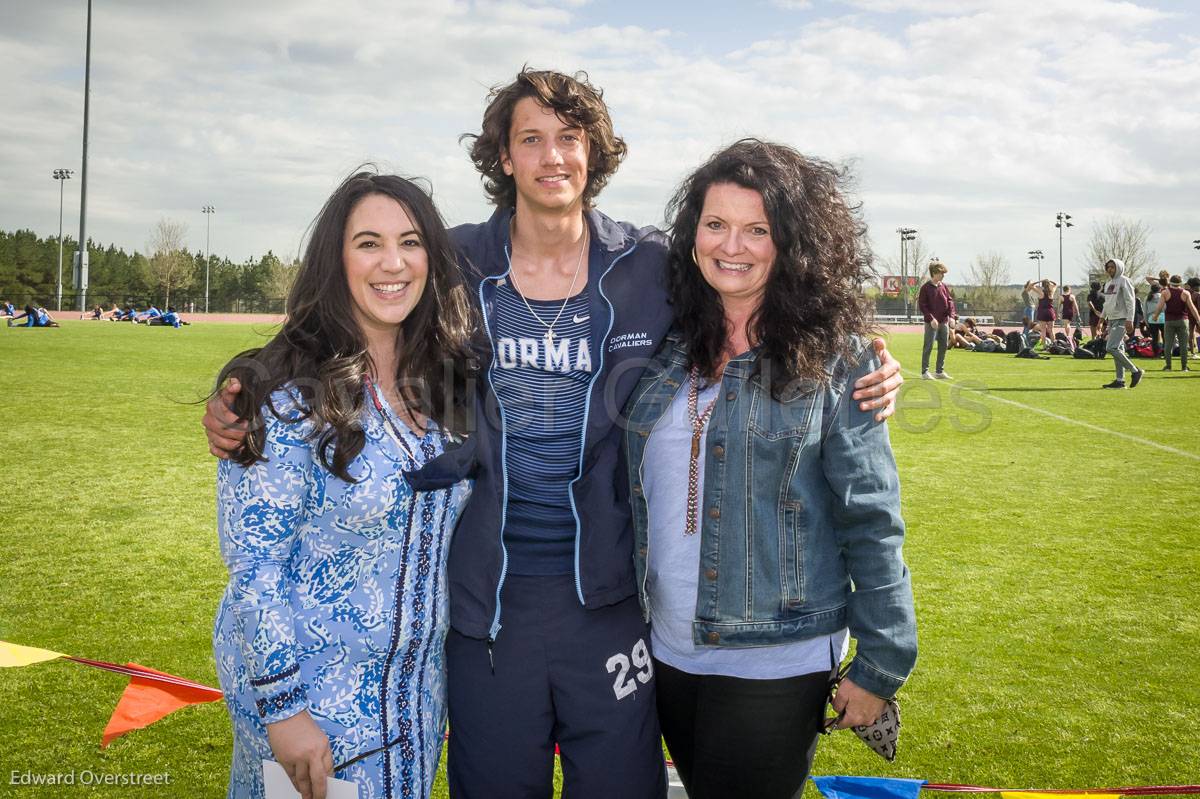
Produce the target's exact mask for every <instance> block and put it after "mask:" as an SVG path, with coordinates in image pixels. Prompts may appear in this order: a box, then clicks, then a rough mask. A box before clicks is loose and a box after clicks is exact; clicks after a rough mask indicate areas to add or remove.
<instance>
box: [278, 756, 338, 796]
mask: <svg viewBox="0 0 1200 799" xmlns="http://www.w3.org/2000/svg"><path fill="white" fill-rule="evenodd" d="M262 768H263V788H265V789H266V794H267V799H300V792H299V791H297V790H296V789H295V788H294V787H292V781H291V779H290V778H289V777H288V775H287V772H286V771H284V770H283V766H281V765H279V764H278V763H276V762H275V761H274V760H264V761H263V766H262ZM325 784H326V786H328V787H327V790H328V793H327V794H325V795H326V796H327V797H328V798H329V799H358V785H356V784H355V783H353V782H350V781H349V780H335V779H334V778H333V777H330V778H329V779H328V780H327V781H326V783H325Z"/></svg>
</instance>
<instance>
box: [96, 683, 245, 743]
mask: <svg viewBox="0 0 1200 799" xmlns="http://www.w3.org/2000/svg"><path fill="white" fill-rule="evenodd" d="M126 667H127V668H128V669H129V670H130V671H131V672H141V674H137V673H134V674H132V675H131V676H130V678H129V685H127V686H125V692H124V693H123V694H121V701H119V702H117V707H116V708H115V709H114V710H113V714H112V718H110V719H109V720H108V726H107V727H105V728H104V737H103V738H102V739H101V741H100V746H101V748H104V747H106V746H108V745H109V744H110V743H112V741H113V740H114V739H115V738H119V737H120V736H122V735H124V734H125V733H127V732H130V731H132V730H140V729H141V728H142V727H148V726H149V725H151V724H153V723H154V722H156V721H158V720H159V719H161V718H163V717H164V716H166V715H168V714H170V713H174V712H175V711H176V710H179V709H180V708H181V707H187V706H188V705H198V704H202V703H204V702H216V701H217V700H218V699H222V698H224V697H223V694H222V693H221V692H220V691H218V690H217V689H216V688H209V687H208V686H206V685H200V684H199V683H193V682H191V681H190V680H184V679H182V678H180V677H176V676H174V675H172V674H167V673H166V672H162V671H155V670H154V669H150V668H147V667H145V666H139V665H138V664H136V663H127V664H126ZM143 675H144V676H143ZM154 675H158V676H157V677H156V676H154ZM162 678H166V679H162Z"/></svg>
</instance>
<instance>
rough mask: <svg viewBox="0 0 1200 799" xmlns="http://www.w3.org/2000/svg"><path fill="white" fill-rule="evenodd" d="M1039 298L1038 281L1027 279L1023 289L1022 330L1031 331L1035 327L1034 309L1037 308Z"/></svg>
mask: <svg viewBox="0 0 1200 799" xmlns="http://www.w3.org/2000/svg"><path fill="white" fill-rule="evenodd" d="M1037 298H1038V291H1037V282H1036V281H1034V280H1026V281H1025V288H1023V289H1021V302H1023V303H1024V306H1023V308H1022V310H1021V325H1022V332H1029V330H1030V329H1032V328H1033V319H1034V313H1035V310H1034V309H1036V308H1037Z"/></svg>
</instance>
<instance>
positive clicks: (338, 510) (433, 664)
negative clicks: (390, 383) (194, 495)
mask: <svg viewBox="0 0 1200 799" xmlns="http://www.w3.org/2000/svg"><path fill="white" fill-rule="evenodd" d="M272 402H273V403H274V405H275V408H276V410H277V411H278V412H279V413H280V416H282V419H280V418H277V417H276V416H275V415H274V414H273V413H272V412H271V410H270V409H269V408H266V407H264V410H263V416H264V419H265V421H266V429H265V438H264V447H263V454H264V455H265V456H266V458H267V461H266V462H258V463H256V464H254V465H253V466H250V467H249V468H243V467H241V466H238V465H237V464H234V463H230V462H229V461H222V462H221V464H220V466H219V467H218V472H217V524H218V533H219V536H220V543H221V555H222V557H223V558H224V560H225V563H226V565H227V566H228V568H229V575H230V579H229V587H228V588H227V589H226V591H225V595H224V597H223V598H222V600H221V604H220V608H219V609H218V611H217V619H216V625H215V630H214V632H213V652H214V655H215V657H216V663H217V673H218V675H219V677H220V681H221V688H222V690H223V691H224V692H225V699H226V704H227V705H228V708H229V714H230V717H231V719H232V721H233V732H234V750H233V766H232V770H231V774H230V780H229V797H231V799H232V798H233V797H237V799H242V798H243V797H254V799H259V798H260V797H262V796H263V786H262V760H263V759H264V758H265V759H274V758H273V756H272V754H271V749H270V746H269V745H268V744H267V735H266V727H265V726H264V725H265V724H268V723H271V722H275V721H281V720H283V719H285V718H288V717H290V716H292V715H295V714H296V713H298V712H300V711H301V710H307V711H308V712H309V714H310V715H311V716H312V718H313V720H314V721H315V722H316V723H317V724H318V726H320V727H321V729H322V730H324V732H325V733H326V734H327V735H328V736H329V741H330V747H331V749H332V753H333V762H334V767H335V769H336V768H338V767H339V766H340V765H341V764H343V763H345V762H346V761H349V760H352V759H354V758H357V757H359V756H361V755H363V754H366V753H368V752H371V751H372V750H376V749H379V750H380V751H378V752H376V753H375V754H372V755H369V756H367V757H365V758H363V759H361V760H358V761H357V762H355V763H354V764H352V765H350V766H348V767H347V768H345V769H341V770H338V771H336V772H335V774H334V776H336V777H339V778H342V779H347V780H352V781H354V782H356V783H357V784H358V786H359V796H360V797H361V799H375V798H376V797H387V798H389V799H390V797H417V798H418V799H424V797H427V796H428V795H429V792H430V789H431V786H432V785H433V779H434V774H435V772H436V771H437V764H438V758H439V757H440V755H441V751H442V740H443V737H444V729H445V718H446V714H445V684H444V663H443V649H442V647H443V641H444V639H445V636H446V630H447V628H448V626H449V622H448V603H447V600H446V554H447V550H448V549H449V544H450V535H451V531H452V530H453V529H454V524H455V522H456V521H457V519H458V513H459V510H460V508H461V507H462V505H463V502H464V501H465V499H466V496H467V493H468V488H467V484H466V483H460V484H459V485H457V486H455V487H453V488H450V489H445V490H441V491H432V492H419V493H417V492H413V490H412V489H411V488H410V487H409V485H408V483H407V482H406V481H405V479H404V476H403V474H402V473H403V472H404V471H407V470H410V469H414V468H417V467H419V466H421V465H422V464H423V463H425V462H426V461H428V460H430V459H432V458H434V457H436V456H437V455H439V454H440V453H441V452H442V448H443V444H444V442H445V439H446V436H445V434H444V433H442V432H441V431H439V430H438V429H436V427H435V426H434V425H433V424H430V429H429V431H428V432H427V433H426V434H425V436H424V437H423V438H420V437H417V436H416V435H415V434H414V433H412V432H411V431H410V430H409V429H408V428H407V427H406V426H405V425H404V424H403V423H402V422H401V421H400V420H399V418H397V417H396V415H395V414H394V413H393V412H392V410H391V408H389V407H387V405H386V403H385V404H384V406H383V408H377V407H376V406H375V405H373V404H372V402H371V397H370V394H369V392H368V394H367V402H366V410H365V411H364V416H363V419H362V424H363V429H364V432H365V437H366V441H365V446H364V447H363V450H362V452H361V453H360V454H359V455H358V457H356V458H355V459H354V460H353V461H352V462H351V464H350V466H349V472H350V474H351V476H353V477H354V478H356V479H357V482H354V483H347V482H345V481H343V480H341V479H339V478H337V477H335V476H334V475H333V474H331V473H330V472H329V471H328V470H326V469H325V468H324V467H323V466H321V463H320V461H319V460H318V459H317V457H316V452H315V450H316V441H315V439H314V433H316V432H317V431H316V429H315V427H316V425H315V423H314V422H313V421H312V420H305V419H302V418H301V417H302V414H301V412H300V410H299V405H298V403H297V402H296V401H295V399H294V398H293V397H292V396H291V395H289V394H288V393H286V392H283V391H280V392H276V394H275V395H274V397H273V398H272ZM385 418H386V419H387V420H389V421H390V424H388V423H386V422H385Z"/></svg>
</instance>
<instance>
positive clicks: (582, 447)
mask: <svg viewBox="0 0 1200 799" xmlns="http://www.w3.org/2000/svg"><path fill="white" fill-rule="evenodd" d="M636 249H637V244H636V243H635V244H634V245H633V246H632V247H630V248H629V249H628V250H626V251H625V252H623V253H621V254H620V255H618V256H617V257H616V258H614V259H613V262H612V263H611V264H609V265H608V268H607V269H605V270H604V273H603V274H602V275H600V277H599V278H598V279H597V280H596V290H597V291H599V292H600V297H601V298H602V299H603V300H604V304H605V305H607V306H608V329H607V330H605V331H604V336H603V337H602V338H601V339H600V346H599V348H598V352H599V354H600V358H599V361H598V362H597V366H596V370H595V371H594V372H593V373H592V379H591V380H589V381H588V390H587V399H586V400H585V401H584V404H583V425H582V427H581V428H580V430H579V469H578V471H577V472H576V474H575V479H573V480H572V481H571V482H570V483H569V484H568V485H567V497H568V498H569V499H570V500H571V515H573V516H574V517H575V594H576V596H578V597H579V604H580V605H584V606H586V605H587V602H586V601H584V598H583V578H582V577H581V576H580V573H579V542H580V538H581V535H582V531H583V524H582V522H581V521H580V519H579V509H578V508H577V507H576V506H575V484H576V483H578V482H579V479H580V478H581V477H583V457H584V455H585V454H586V452H587V429H588V417H589V416H590V415H591V409H592V389H593V388H594V387H595V385H596V380H597V379H599V377H600V375H601V373H603V372H604V346H605V344H606V343H607V342H608V337H609V334H611V333H612V329H613V317H614V316H616V312H615V311H614V310H613V306H612V302H611V301H610V300H609V299H608V295H607V294H605V293H604V278H606V277H608V273H609V272H611V271H612V270H613V268H615V267H616V265H617V264H618V263H620V261H621V259H622V258H624V257H625V256H626V255H629V254H630V253H631V252H633V251H634V250H636ZM509 268H510V269H511V268H512V266H511V265H510V266H509ZM501 418H503V413H502V414H501Z"/></svg>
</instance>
